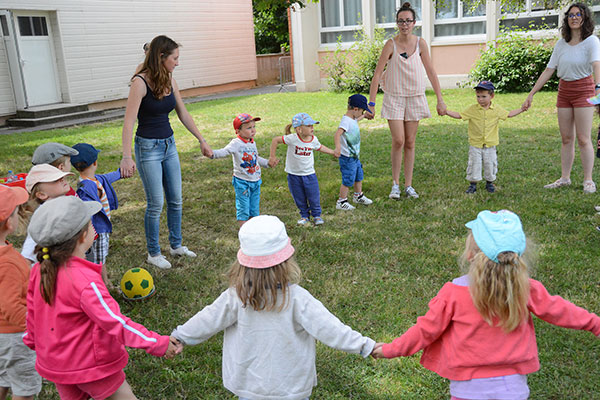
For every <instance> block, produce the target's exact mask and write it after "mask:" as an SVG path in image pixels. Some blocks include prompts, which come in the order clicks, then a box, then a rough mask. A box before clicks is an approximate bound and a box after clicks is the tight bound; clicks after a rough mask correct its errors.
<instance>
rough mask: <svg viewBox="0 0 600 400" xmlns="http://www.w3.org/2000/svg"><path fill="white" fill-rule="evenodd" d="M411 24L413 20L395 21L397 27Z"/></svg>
mask: <svg viewBox="0 0 600 400" xmlns="http://www.w3.org/2000/svg"><path fill="white" fill-rule="evenodd" d="M413 22H415V20H414V19H399V20H398V21H396V23H397V24H398V25H410V24H412V23H413Z"/></svg>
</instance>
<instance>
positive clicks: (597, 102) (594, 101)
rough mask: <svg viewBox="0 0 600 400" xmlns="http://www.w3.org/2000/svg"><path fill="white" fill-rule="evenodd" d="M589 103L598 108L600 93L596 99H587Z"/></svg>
mask: <svg viewBox="0 0 600 400" xmlns="http://www.w3.org/2000/svg"><path fill="white" fill-rule="evenodd" d="M587 102H588V103H590V104H592V105H594V106H597V105H598V104H600V93H598V94H597V95H595V96H594V97H590V98H589V99H587Z"/></svg>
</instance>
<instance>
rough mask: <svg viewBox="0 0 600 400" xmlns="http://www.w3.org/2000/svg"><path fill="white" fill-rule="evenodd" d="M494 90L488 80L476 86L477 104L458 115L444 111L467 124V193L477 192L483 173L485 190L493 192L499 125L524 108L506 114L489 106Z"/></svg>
mask: <svg viewBox="0 0 600 400" xmlns="http://www.w3.org/2000/svg"><path fill="white" fill-rule="evenodd" d="M495 90H496V88H495V87H494V84H493V83H492V82H490V81H481V82H479V83H478V84H477V86H475V96H476V97H477V104H473V105H471V106H469V107H468V108H467V109H466V110H464V111H461V112H456V111H450V110H446V113H445V115H447V116H449V117H452V118H455V119H462V120H464V121H468V122H469V127H468V134H469V161H468V163H467V180H468V181H469V187H468V188H467V190H466V193H467V194H473V193H475V192H476V191H477V182H480V181H481V178H482V172H483V177H484V178H485V180H486V183H485V190H487V191H488V192H490V193H494V192H495V191H496V185H495V184H494V182H495V181H496V174H497V173H498V156H497V153H496V146H497V145H498V144H499V143H500V140H499V138H498V124H499V122H500V121H505V120H506V119H507V118H512V117H515V116H517V115H519V114H521V113H522V112H523V111H526V109H525V108H524V107H523V106H521V108H517V109H514V110H511V111H507V110H505V109H504V108H502V107H501V106H500V105H498V104H496V103H492V99H493V98H494V91H495Z"/></svg>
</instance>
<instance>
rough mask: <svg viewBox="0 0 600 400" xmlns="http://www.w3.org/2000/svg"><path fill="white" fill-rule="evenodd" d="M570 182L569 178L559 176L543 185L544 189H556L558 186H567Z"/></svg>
mask: <svg viewBox="0 0 600 400" xmlns="http://www.w3.org/2000/svg"><path fill="white" fill-rule="evenodd" d="M570 184H571V180H570V179H563V178H559V179H557V180H555V181H554V182H552V183H549V184H547V185H544V189H558V188H559V187H563V186H569V185H570Z"/></svg>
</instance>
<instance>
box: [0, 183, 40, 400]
mask: <svg viewBox="0 0 600 400" xmlns="http://www.w3.org/2000/svg"><path fill="white" fill-rule="evenodd" d="M26 201H27V191H26V190H25V189H23V188H20V187H8V186H4V185H0V399H5V398H6V396H7V394H8V391H9V390H10V391H11V392H12V396H13V397H12V398H13V399H15V400H16V399H20V400H24V399H33V396H35V395H36V394H38V393H39V392H40V390H41V388H42V378H41V377H40V376H39V374H38V373H37V372H36V371H35V352H33V351H32V350H30V349H29V348H27V347H26V346H25V345H24V344H23V333H24V332H25V315H26V314H27V284H28V282H29V263H28V262H27V260H25V259H24V258H23V257H22V256H21V255H20V254H19V252H18V251H16V250H15V249H14V248H13V246H12V245H11V244H10V243H8V242H7V241H6V238H7V236H8V235H10V234H11V233H12V232H14V230H15V229H16V228H17V225H18V217H19V216H18V213H17V208H18V206H19V205H21V204H23V203H25V202H26Z"/></svg>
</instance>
